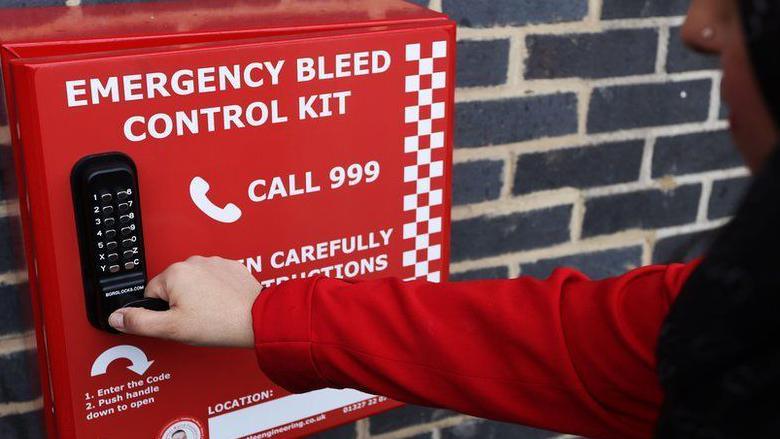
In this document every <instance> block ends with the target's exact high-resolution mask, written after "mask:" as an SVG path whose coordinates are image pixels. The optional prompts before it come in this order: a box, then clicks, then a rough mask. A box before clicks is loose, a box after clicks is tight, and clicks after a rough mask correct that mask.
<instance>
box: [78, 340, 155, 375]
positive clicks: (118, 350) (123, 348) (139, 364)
mask: <svg viewBox="0 0 780 439" xmlns="http://www.w3.org/2000/svg"><path fill="white" fill-rule="evenodd" d="M120 358H125V359H127V360H130V362H131V363H132V364H131V365H130V366H127V368H128V369H130V370H132V371H133V372H135V373H137V374H138V375H141V376H143V374H145V373H146V371H147V370H148V369H149V366H151V365H152V363H154V360H152V361H150V360H149V358H147V357H146V354H145V353H144V351H142V350H140V349H138V348H137V347H135V346H130V345H119V346H114V347H113V348H111V349H108V350H106V351H105V352H103V353H102V354H100V355H99V356H98V357H97V359H95V362H94V363H92V373H91V376H93V377H95V376H98V375H104V374H105V373H106V371H107V370H108V365H109V364H111V363H113V362H114V360H118V359H120Z"/></svg>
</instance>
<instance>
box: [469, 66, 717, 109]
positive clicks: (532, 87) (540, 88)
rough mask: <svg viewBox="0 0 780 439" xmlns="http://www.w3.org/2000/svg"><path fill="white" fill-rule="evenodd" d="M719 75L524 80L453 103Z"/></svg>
mask: <svg viewBox="0 0 780 439" xmlns="http://www.w3.org/2000/svg"><path fill="white" fill-rule="evenodd" d="M717 75H719V72H718V71H717V70H698V71H693V72H679V73H656V72H654V73H648V74H644V75H631V76H618V77H611V78H594V79H588V78H579V77H569V78H552V79H530V80H524V81H522V83H521V84H518V86H515V87H510V86H509V85H508V84H503V85H498V86H482V87H466V88H464V87H461V88H458V89H457V93H456V96H455V97H456V99H455V101H456V102H458V103H462V102H473V101H489V100H501V99H507V98H518V97H525V96H536V95H547V94H560V93H576V92H577V91H580V90H583V88H584V87H587V88H603V87H617V86H630V85H659V84H673V83H678V82H686V81H701V80H707V79H708V80H710V82H715V80H716V77H717ZM529 92H530V93H529Z"/></svg>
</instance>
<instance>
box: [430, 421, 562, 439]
mask: <svg viewBox="0 0 780 439" xmlns="http://www.w3.org/2000/svg"><path fill="white" fill-rule="evenodd" d="M558 436H559V433H552V432H549V431H544V430H537V429H535V428H531V427H523V426H520V425H517V424H507V423H503V422H490V421H482V420H467V421H464V422H463V423H461V424H458V425H455V426H453V427H448V428H445V429H442V431H441V438H442V439H472V438H473V439H477V438H478V439H505V438H513V439H552V438H555V437H558Z"/></svg>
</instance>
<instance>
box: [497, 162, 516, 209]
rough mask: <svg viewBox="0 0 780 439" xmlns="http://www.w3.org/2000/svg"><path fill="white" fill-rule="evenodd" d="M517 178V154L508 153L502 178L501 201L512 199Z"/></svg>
mask: <svg viewBox="0 0 780 439" xmlns="http://www.w3.org/2000/svg"><path fill="white" fill-rule="evenodd" d="M516 176H517V154H514V153H512V152H511V151H507V152H506V155H505V156H504V173H503V175H502V176H501V193H500V194H499V199H500V200H507V199H510V198H512V193H513V190H514V183H515V178H516Z"/></svg>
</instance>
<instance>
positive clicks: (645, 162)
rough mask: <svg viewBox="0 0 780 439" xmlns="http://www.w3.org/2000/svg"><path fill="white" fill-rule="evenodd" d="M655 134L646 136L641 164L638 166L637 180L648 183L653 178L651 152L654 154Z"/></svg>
mask: <svg viewBox="0 0 780 439" xmlns="http://www.w3.org/2000/svg"><path fill="white" fill-rule="evenodd" d="M655 141H656V137H655V136H647V139H645V146H644V149H643V150H642V164H641V165H640V168H639V181H640V182H645V183H649V182H651V181H652V180H653V154H655Z"/></svg>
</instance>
